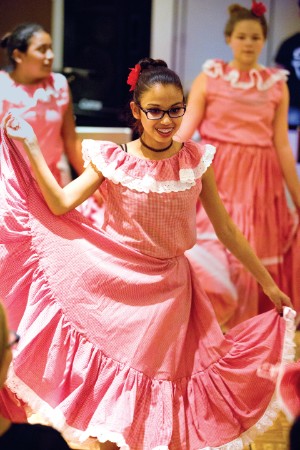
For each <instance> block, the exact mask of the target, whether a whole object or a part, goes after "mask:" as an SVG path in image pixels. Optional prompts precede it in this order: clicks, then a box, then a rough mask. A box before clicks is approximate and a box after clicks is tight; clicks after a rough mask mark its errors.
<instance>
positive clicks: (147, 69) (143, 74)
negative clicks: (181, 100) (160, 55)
mask: <svg viewBox="0 0 300 450" xmlns="http://www.w3.org/2000/svg"><path fill="white" fill-rule="evenodd" d="M139 64H140V66H141V71H140V74H139V77H138V80H137V83H136V85H135V88H134V91H133V101H134V102H135V103H140V99H141V97H142V95H143V93H144V92H146V91H148V89H150V88H151V87H152V86H154V85H155V84H162V85H167V84H172V85H173V86H175V87H176V88H177V89H178V90H179V91H181V92H182V96H184V94H183V88H182V84H181V81H180V78H179V76H178V75H177V74H176V73H175V72H174V71H173V70H171V69H169V68H168V65H167V63H166V62H165V61H163V60H161V59H152V58H143V59H141V60H140V61H139Z"/></svg>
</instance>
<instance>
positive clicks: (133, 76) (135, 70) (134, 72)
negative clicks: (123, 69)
mask: <svg viewBox="0 0 300 450" xmlns="http://www.w3.org/2000/svg"><path fill="white" fill-rule="evenodd" d="M129 70H130V73H129V75H128V78H127V84H129V86H130V89H129V91H134V89H135V86H136V83H137V80H138V78H139V76H140V72H141V65H140V64H136V65H135V66H134V67H131V68H130V69H129Z"/></svg>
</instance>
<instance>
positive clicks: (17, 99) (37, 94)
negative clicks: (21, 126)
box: [0, 72, 69, 115]
mask: <svg viewBox="0 0 300 450" xmlns="http://www.w3.org/2000/svg"><path fill="white" fill-rule="evenodd" d="M51 77H52V82H53V85H52V84H51V82H47V84H46V86H41V87H38V88H37V89H36V90H35V91H34V92H33V95H32V96H31V95H30V94H29V93H28V92H27V91H26V89H24V86H23V85H16V86H15V87H14V88H13V89H12V87H11V85H12V81H11V80H10V78H9V75H8V74H6V73H5V72H2V73H0V80H1V83H3V88H4V90H3V96H4V95H5V98H4V97H3V100H5V101H7V102H9V103H11V104H12V105H15V108H13V107H11V108H10V110H11V111H13V112H14V114H16V115H20V114H23V113H25V112H27V111H29V110H30V109H33V108H35V107H36V106H37V104H38V103H39V102H40V103H44V104H47V103H50V102H51V99H52V98H54V99H56V101H57V104H58V105H64V104H65V103H66V102H67V101H68V100H69V94H68V91H67V89H66V86H67V81H66V79H65V77H64V76H63V75H62V74H59V73H52V74H51ZM1 98H2V96H1ZM20 105H23V106H20Z"/></svg>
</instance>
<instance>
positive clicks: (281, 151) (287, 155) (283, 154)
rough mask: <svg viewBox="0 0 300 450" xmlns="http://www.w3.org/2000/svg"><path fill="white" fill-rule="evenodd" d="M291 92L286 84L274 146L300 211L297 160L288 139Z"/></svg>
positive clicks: (278, 110)
mask: <svg viewBox="0 0 300 450" xmlns="http://www.w3.org/2000/svg"><path fill="white" fill-rule="evenodd" d="M288 106H289V92H288V88H287V85H286V84H284V88H283V96H282V99H281V102H280V104H279V105H278V107H277V111H276V115H275V119H274V145H275V148H276V151H277V156H278V161H279V164H280V167H281V170H282V174H283V177H284V179H285V182H286V185H287V188H288V190H289V192H290V194H291V197H292V199H293V202H294V203H295V205H296V207H297V208H298V210H300V180H299V178H298V174H297V170H296V162H295V158H294V155H293V152H292V149H291V146H290V143H289V139H288V119H287V117H288Z"/></svg>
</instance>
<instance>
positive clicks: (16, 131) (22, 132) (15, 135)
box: [2, 112, 36, 142]
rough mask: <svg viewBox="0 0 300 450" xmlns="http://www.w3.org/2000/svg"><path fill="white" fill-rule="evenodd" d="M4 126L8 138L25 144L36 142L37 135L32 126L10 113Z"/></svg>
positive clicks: (3, 123)
mask: <svg viewBox="0 0 300 450" xmlns="http://www.w3.org/2000/svg"><path fill="white" fill-rule="evenodd" d="M2 125H3V127H4V129H5V130H6V133H7V135H8V137H10V138H12V139H16V140H18V141H21V142H24V141H28V142H34V141H36V135H35V133H34V131H33V128H32V126H31V125H29V123H28V122H26V120H24V119H22V118H21V117H17V116H16V115H13V113H11V112H9V113H7V114H6V115H5V117H4V119H3V122H2Z"/></svg>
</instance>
